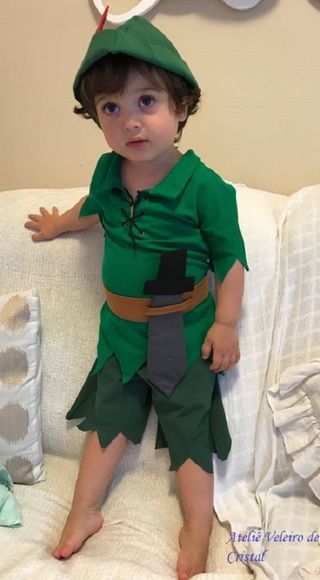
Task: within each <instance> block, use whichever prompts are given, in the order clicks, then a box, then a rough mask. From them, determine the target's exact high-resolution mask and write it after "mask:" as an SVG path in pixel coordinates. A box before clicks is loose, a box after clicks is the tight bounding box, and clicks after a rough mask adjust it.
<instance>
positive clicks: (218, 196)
mask: <svg viewBox="0 0 320 580" xmlns="http://www.w3.org/2000/svg"><path fill="white" fill-rule="evenodd" d="M198 209H199V220H200V228H201V230H202V233H203V236H204V238H205V240H206V241H207V244H208V248H209V255H210V269H211V270H212V271H214V272H215V274H216V275H217V277H218V279H219V281H220V282H222V281H223V280H224V278H225V276H226V274H227V273H228V271H229V270H230V268H231V267H232V266H233V264H234V263H235V262H236V260H239V262H241V264H242V265H243V266H244V268H245V269H246V270H249V268H248V264H247V258H246V251H245V247H244V242H243V239H242V235H241V231H240V227H239V223H238V210H237V202H236V190H235V188H234V187H233V186H232V185H229V184H228V183H226V182H225V181H223V179H221V177H219V176H218V175H217V174H215V173H213V177H212V180H210V182H208V184H206V186H205V187H203V189H202V190H200V191H199V197H198Z"/></svg>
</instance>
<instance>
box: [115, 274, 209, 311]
mask: <svg viewBox="0 0 320 580" xmlns="http://www.w3.org/2000/svg"><path fill="white" fill-rule="evenodd" d="M105 293H106V301H107V304H108V306H109V308H110V310H111V312H113V314H115V315H116V316H119V318H124V319H125V320H130V321H131V322H148V318H149V316H160V315H162V314H172V313H173V312H189V310H192V309H193V308H195V307H196V306H198V304H201V302H203V301H204V300H205V299H206V298H207V296H208V294H209V283H208V276H204V277H203V278H202V280H201V281H200V282H199V283H198V284H196V285H195V287H194V288H193V290H191V291H190V292H183V294H182V297H183V302H179V303H178V304H170V305H168V306H156V307H152V306H151V300H152V298H132V297H130V296H121V294H114V293H113V292H110V290H108V289H107V288H105Z"/></svg>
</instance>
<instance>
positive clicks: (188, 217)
mask: <svg viewBox="0 0 320 580" xmlns="http://www.w3.org/2000/svg"><path fill="white" fill-rule="evenodd" d="M121 162H122V157H121V156H119V155H118V154H116V153H114V152H112V153H107V154H105V155H102V157H101V158H100V159H99V161H98V164H97V167H96V169H95V172H94V175H93V178H92V182H91V186H90V192H89V196H88V197H87V199H86V200H85V202H84V204H83V206H82V208H81V211H80V216H86V215H90V214H99V217H100V221H101V224H102V226H103V228H104V230H105V248H104V257H103V263H102V280H103V284H104V285H105V287H106V288H108V289H109V290H111V291H112V292H115V293H117V294H121V295H124V296H133V297H146V295H145V294H144V293H143V287H144V284H145V282H146V281H147V280H151V279H155V278H156V277H157V274H158V269H159V264H160V256H161V253H163V252H167V251H170V250H178V249H185V250H187V267H186V276H194V277H195V282H196V283H197V282H199V281H200V280H201V278H202V277H203V276H205V275H206V273H207V272H208V270H209V269H211V270H213V271H214V272H215V273H216V275H217V277H218V279H219V280H220V281H222V280H223V279H224V277H225V275H226V274H227V272H228V271H229V269H230V268H231V267H232V265H233V264H234V262H235V261H236V260H239V261H240V262H241V263H242V264H243V266H244V267H245V268H246V269H248V266H247V261H246V255H245V248H244V243H243V239H242V236H241V232H240V229H239V224H238V215H237V205H236V192H235V189H234V187H233V186H232V185H229V184H227V183H225V182H224V181H223V180H222V179H221V178H220V177H219V176H218V175H217V174H216V173H215V172H214V171H212V170H211V169H209V168H208V167H206V166H205V165H204V163H202V161H201V160H200V159H199V157H197V155H195V153H194V152H193V151H192V150H189V151H187V152H186V153H185V154H184V155H183V156H182V157H181V158H180V159H179V161H178V162H177V163H176V165H174V167H173V168H172V169H171V171H170V172H169V173H168V175H167V176H166V177H165V178H164V179H163V180H162V181H161V182H160V183H158V184H157V185H156V186H155V187H152V188H150V189H148V190H142V191H139V192H138V194H137V196H136V198H135V200H133V198H132V196H131V195H130V194H129V192H128V191H127V190H126V189H125V187H124V186H123V184H122V182H121ZM132 206H133V207H132ZM131 214H132V215H131ZM214 310H215V308H214V302H213V298H212V296H211V295H209V296H208V298H207V299H206V300H205V301H204V302H203V303H202V304H200V305H199V306H197V307H196V308H195V309H194V310H192V311H191V312H189V313H186V314H185V315H184V329H185V342H186V352H187V364H188V366H190V365H191V364H192V363H193V362H194V361H195V360H196V359H197V358H198V357H199V356H200V354H201V346H202V343H203V341H204V338H205V336H206V334H207V332H208V330H209V328H210V326H211V325H212V324H213V322H214ZM147 339H148V325H147V323H143V322H129V321H126V320H123V319H120V318H119V317H117V316H115V315H114V314H112V312H111V311H110V310H109V308H108V305H107V304H106V303H104V305H103V307H102V310H101V319H100V332H99V341H98V353H97V361H96V365H95V368H94V373H97V372H99V371H100V370H101V369H102V368H103V366H104V365H105V363H106V361H107V360H108V359H109V357H110V356H111V355H112V354H114V355H115V356H116V358H117V360H118V362H119V364H120V369H121V374H122V381H123V382H124V383H125V382H127V381H129V380H130V379H131V378H132V377H133V375H134V374H135V373H136V372H137V371H138V370H139V369H140V368H141V367H142V366H143V365H144V364H145V363H146V358H147Z"/></svg>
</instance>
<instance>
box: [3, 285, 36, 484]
mask: <svg viewBox="0 0 320 580" xmlns="http://www.w3.org/2000/svg"><path fill="white" fill-rule="evenodd" d="M0 460H1V461H2V462H3V463H4V464H5V466H6V468H7V469H8V471H9V473H10V475H11V477H12V479H13V481H14V482H15V483H30V484H32V483H35V482H37V481H40V480H41V479H43V478H44V467H43V457H42V447H41V356H40V301H39V296H38V293H37V292H36V291H35V290H29V291H27V292H17V293H14V294H8V295H2V296H0Z"/></svg>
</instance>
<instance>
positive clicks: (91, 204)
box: [79, 154, 109, 221]
mask: <svg viewBox="0 0 320 580" xmlns="http://www.w3.org/2000/svg"><path fill="white" fill-rule="evenodd" d="M108 160H109V155H108V154H104V155H101V157H100V159H99V160H98V163H97V165H96V168H95V170H94V173H93V176H92V179H91V183H90V189H89V195H88V197H87V198H86V199H85V201H84V203H83V204H82V206H81V209H80V213H79V217H84V216H86V215H93V214H98V215H99V217H100V221H101V214H102V208H101V205H100V203H99V199H98V197H97V193H98V192H99V189H100V184H101V182H102V181H103V179H104V178H105V175H106V172H107V171H108Z"/></svg>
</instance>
